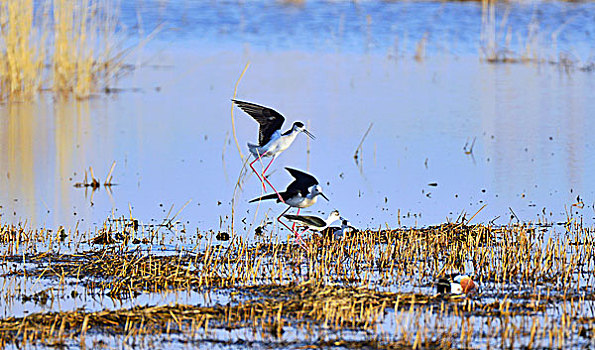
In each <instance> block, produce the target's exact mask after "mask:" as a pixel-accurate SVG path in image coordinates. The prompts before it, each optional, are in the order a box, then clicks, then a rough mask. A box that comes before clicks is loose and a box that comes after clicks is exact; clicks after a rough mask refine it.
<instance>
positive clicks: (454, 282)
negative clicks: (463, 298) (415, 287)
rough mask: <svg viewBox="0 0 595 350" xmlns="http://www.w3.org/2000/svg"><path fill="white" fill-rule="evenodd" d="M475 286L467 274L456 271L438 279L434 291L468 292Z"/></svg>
mask: <svg viewBox="0 0 595 350" xmlns="http://www.w3.org/2000/svg"><path fill="white" fill-rule="evenodd" d="M476 288H477V286H476V285H475V283H474V282H473V280H472V279H471V277H469V276H467V275H460V274H458V273H455V274H451V275H447V276H445V277H441V278H439V279H438V283H436V291H437V292H438V293H439V294H455V295H456V294H463V293H464V294H469V293H472V292H474V291H475V289H476Z"/></svg>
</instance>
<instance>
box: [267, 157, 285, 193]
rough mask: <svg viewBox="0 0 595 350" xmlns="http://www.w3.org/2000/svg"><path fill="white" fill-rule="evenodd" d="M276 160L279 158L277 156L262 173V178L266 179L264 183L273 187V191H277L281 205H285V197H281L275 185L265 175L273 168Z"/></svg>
mask: <svg viewBox="0 0 595 350" xmlns="http://www.w3.org/2000/svg"><path fill="white" fill-rule="evenodd" d="M275 158H277V156H273V159H271V161H270V162H269V165H267V167H266V168H265V169H264V171H263V172H262V178H263V179H264V181H266V182H267V183H268V184H269V186H271V188H272V189H273V191H275V193H276V194H277V197H279V200H280V201H281V203H283V204H285V201H284V200H283V197H281V195H280V194H279V191H277V189H276V188H275V186H273V184H272V183H271V182H270V181H269V179H267V177H266V176H265V175H264V174H265V173H266V172H267V170H269V167H270V166H271V164H273V161H274V160H275Z"/></svg>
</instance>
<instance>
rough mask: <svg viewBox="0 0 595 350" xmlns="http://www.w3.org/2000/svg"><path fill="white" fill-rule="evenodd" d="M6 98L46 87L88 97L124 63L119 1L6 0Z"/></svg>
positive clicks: (0, 10)
mask: <svg viewBox="0 0 595 350" xmlns="http://www.w3.org/2000/svg"><path fill="white" fill-rule="evenodd" d="M0 4H1V5H0V28H1V31H0V89H1V92H0V99H2V100H3V101H6V100H11V101H14V100H17V101H20V100H27V99H30V98H32V97H34V96H35V94H36V93H38V92H39V91H40V90H42V89H47V90H51V91H54V92H56V93H59V94H61V95H70V94H72V95H74V96H76V97H77V98H87V97H89V96H90V95H91V94H93V93H94V92H95V91H97V90H98V89H99V87H100V86H101V84H102V83H105V82H107V81H109V79H110V77H112V76H113V74H114V72H115V71H116V70H118V69H119V68H120V67H121V65H120V63H119V62H118V61H117V59H116V57H118V55H117V53H115V41H114V37H115V33H116V24H117V17H118V16H117V10H115V9H117V8H119V6H117V5H118V4H116V3H114V2H113V1H110V0H103V1H102V0H95V1H94V0H82V1H75V0H45V1H44V2H42V3H41V4H38V5H35V4H34V2H33V0H0Z"/></svg>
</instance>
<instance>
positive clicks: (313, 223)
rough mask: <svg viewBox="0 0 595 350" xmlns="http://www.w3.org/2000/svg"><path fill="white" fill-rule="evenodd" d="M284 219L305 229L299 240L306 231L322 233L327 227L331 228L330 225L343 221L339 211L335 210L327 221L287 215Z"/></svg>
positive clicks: (309, 216)
mask: <svg viewBox="0 0 595 350" xmlns="http://www.w3.org/2000/svg"><path fill="white" fill-rule="evenodd" d="M284 217H285V218H286V219H287V220H289V221H293V222H294V223H296V224H298V226H300V227H304V230H303V231H302V233H301V234H299V235H298V238H299V236H301V235H303V234H304V233H306V231H308V230H311V231H316V232H320V231H322V230H324V229H326V228H327V227H329V225H330V224H332V223H333V222H335V221H337V220H340V219H341V215H340V214H339V211H338V210H333V211H332V212H331V213H330V214H329V215H328V218H326V220H325V219H323V218H320V217H318V216H311V215H292V214H286V215H284ZM296 233H297V231H296Z"/></svg>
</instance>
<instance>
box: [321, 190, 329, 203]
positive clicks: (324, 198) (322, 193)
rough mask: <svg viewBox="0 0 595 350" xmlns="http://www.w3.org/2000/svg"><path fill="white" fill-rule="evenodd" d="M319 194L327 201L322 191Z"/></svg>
mask: <svg viewBox="0 0 595 350" xmlns="http://www.w3.org/2000/svg"><path fill="white" fill-rule="evenodd" d="M320 195H321V196H322V198H324V199H326V201H327V202H329V200H328V198H326V196H325V195H324V193H322V192H320Z"/></svg>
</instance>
